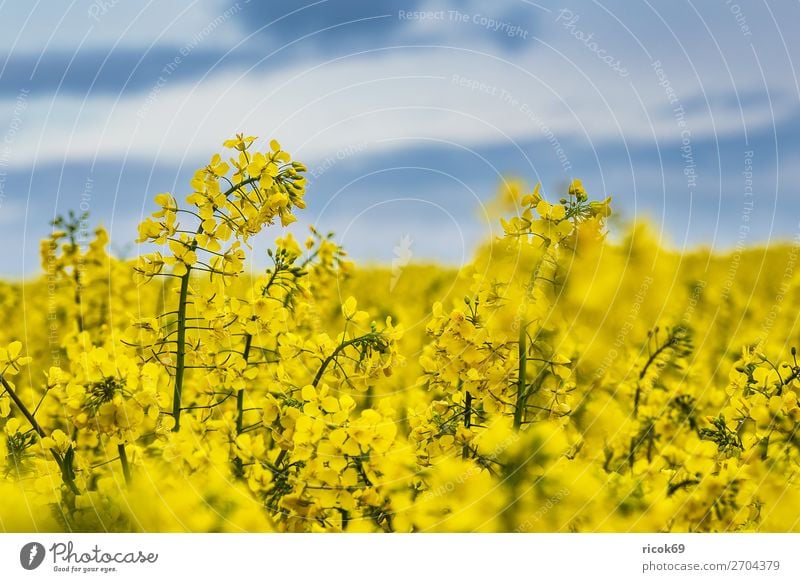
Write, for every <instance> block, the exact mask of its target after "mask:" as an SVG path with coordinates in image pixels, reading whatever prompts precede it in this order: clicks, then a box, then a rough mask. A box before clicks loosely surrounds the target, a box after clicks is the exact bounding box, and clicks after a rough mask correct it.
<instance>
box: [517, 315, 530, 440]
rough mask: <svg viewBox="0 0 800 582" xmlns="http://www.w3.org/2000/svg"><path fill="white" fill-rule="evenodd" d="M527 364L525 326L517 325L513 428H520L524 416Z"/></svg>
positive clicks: (522, 324)
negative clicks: (515, 396) (515, 397)
mask: <svg viewBox="0 0 800 582" xmlns="http://www.w3.org/2000/svg"><path fill="white" fill-rule="evenodd" d="M527 363H528V332H527V325H525V323H524V322H521V323H520V325H519V368H518V372H517V402H516V406H515V407H514V428H516V429H519V428H520V427H521V426H522V417H523V415H524V414H525V398H526V397H527V394H526V392H527V386H526V384H527V378H526V375H527Z"/></svg>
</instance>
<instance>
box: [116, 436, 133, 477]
mask: <svg viewBox="0 0 800 582" xmlns="http://www.w3.org/2000/svg"><path fill="white" fill-rule="evenodd" d="M117 451H118V452H119V463H120V465H122V474H123V475H124V476H125V484H126V485H130V484H131V467H130V465H129V464H128V453H126V452H125V445H124V444H123V443H119V444H118V445H117Z"/></svg>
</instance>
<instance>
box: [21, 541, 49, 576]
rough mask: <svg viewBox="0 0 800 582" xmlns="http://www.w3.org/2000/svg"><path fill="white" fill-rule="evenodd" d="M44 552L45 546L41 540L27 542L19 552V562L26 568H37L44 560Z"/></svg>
mask: <svg viewBox="0 0 800 582" xmlns="http://www.w3.org/2000/svg"><path fill="white" fill-rule="evenodd" d="M44 554H45V551H44V546H43V545H42V544H40V543H39V542H30V543H27V544H25V545H24V546H22V549H21V550H20V552H19V563H20V564H22V567H23V568H25V569H26V570H35V569H36V568H38V567H39V566H41V565H42V562H44Z"/></svg>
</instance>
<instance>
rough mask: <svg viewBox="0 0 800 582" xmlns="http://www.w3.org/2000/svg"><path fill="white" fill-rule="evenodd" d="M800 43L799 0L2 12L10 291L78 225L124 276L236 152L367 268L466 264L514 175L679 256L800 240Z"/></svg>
mask: <svg viewBox="0 0 800 582" xmlns="http://www.w3.org/2000/svg"><path fill="white" fill-rule="evenodd" d="M737 1H738V2H739V3H738V4H737V3H736V2H737ZM797 22H800V3H798V2H797V1H789V0H783V1H780V2H769V3H767V2H766V1H763V0H762V1H757V0H753V1H749V2H746V1H744V0H736V1H733V0H708V1H703V2H691V1H688V2H687V1H684V0H670V1H655V0H643V1H642V2H635V3H632V2H625V1H623V0H615V1H606V2H600V1H587V0H573V1H569V2H561V1H553V2H549V1H544V0H543V1H541V2H533V1H528V0H502V1H501V0H493V1H491V2H489V1H483V2H478V1H476V0H463V1H456V0H402V1H388V0H376V1H372V2H357V1H355V0H320V1H317V2H308V3H306V2H305V1H304V0H303V1H298V2H258V1H257V0H251V1H247V0H238V1H236V0H195V1H172V2H159V3H157V2H155V1H154V0H151V1H150V2H144V1H139V2H133V1H131V0H95V1H88V0H75V1H72V2H56V1H55V0H49V1H41V0H40V1H38V2H37V1H31V2H9V1H7V0H6V1H5V2H2V3H1V4H0V53H1V54H2V57H0V99H2V101H3V103H2V107H0V112H1V113H0V133H2V134H3V137H2V138H0V140H2V141H1V142H0V245H2V246H3V248H4V249H5V250H4V252H3V253H2V254H0V276H12V277H18V276H23V275H30V274H34V273H36V272H37V271H38V269H39V264H38V240H39V239H40V238H41V237H42V236H44V235H46V233H47V232H48V229H49V228H50V227H49V226H48V222H49V221H50V220H51V219H52V218H53V216H55V215H56V214H58V213H63V212H66V211H67V210H69V209H71V208H73V209H78V208H80V207H81V206H83V207H84V208H87V207H88V208H90V211H91V213H92V216H93V217H94V220H96V221H98V222H101V223H103V224H104V225H105V226H106V227H108V228H109V229H111V231H112V239H113V240H114V241H115V244H114V251H115V252H116V253H117V254H119V255H122V256H130V255H132V254H134V253H136V247H135V245H134V244H133V239H134V238H135V227H136V224H137V223H138V222H139V220H140V219H141V218H142V216H143V215H146V214H148V213H149V212H150V211H151V210H152V198H153V196H154V195H155V194H157V193H159V192H164V191H170V192H174V193H175V194H177V195H183V194H186V193H188V190H187V189H188V178H189V176H190V175H191V173H192V172H193V171H194V169H195V168H196V167H198V166H201V165H204V164H205V162H206V160H207V159H208V158H209V157H210V156H211V154H212V153H214V152H215V151H218V149H219V144H220V143H221V142H222V141H223V140H224V139H225V138H227V137H228V136H230V135H231V134H233V133H235V132H238V131H243V132H246V133H248V134H253V135H258V136H261V137H263V138H265V140H267V141H268V139H270V138H277V139H278V140H279V141H280V142H281V143H282V144H283V145H284V147H285V148H286V149H287V150H289V151H290V152H291V153H292V154H293V155H294V157H295V158H296V159H299V160H301V161H303V162H305V163H306V165H307V166H308V167H309V169H310V171H311V175H310V176H309V181H310V185H309V190H308V194H307V196H308V209H307V211H305V215H304V222H305V223H314V224H317V225H318V226H320V227H321V228H323V229H326V230H335V231H336V232H337V233H338V238H339V240H341V241H342V242H343V243H344V245H345V246H346V247H347V248H348V249H349V250H350V252H351V254H352V255H353V256H354V257H355V258H357V259H359V260H367V261H381V262H386V263H388V262H390V261H391V259H392V253H393V249H394V248H395V247H396V246H397V245H398V244H399V242H400V240H401V239H402V238H403V237H410V239H411V240H412V241H413V242H412V243H411V252H412V253H413V257H414V259H416V260H433V259H435V260H440V261H444V262H447V263H451V264H459V263H460V262H461V261H463V260H466V258H468V257H469V255H470V253H471V251H472V249H473V248H474V247H475V246H476V244H477V243H478V242H479V241H481V240H483V239H484V238H485V237H487V236H490V235H491V233H492V232H495V233H496V232H497V225H496V224H495V222H494V221H493V220H490V219H488V218H487V216H486V215H485V213H484V212H483V211H482V206H481V205H482V203H483V202H485V201H487V200H489V199H490V198H491V197H492V196H493V194H494V192H495V191H496V189H497V186H498V184H499V183H500V182H501V180H502V179H503V177H511V176H515V177H521V178H523V179H524V180H526V181H527V182H528V183H529V184H534V183H535V182H541V183H542V185H543V187H544V189H545V191H546V192H547V193H549V195H550V196H553V197H558V196H559V191H560V189H562V188H563V187H564V185H565V184H566V183H567V181H568V180H569V179H570V178H572V177H580V178H582V179H583V180H584V183H585V184H586V186H587V188H588V189H589V190H590V192H591V193H592V194H593V195H594V196H597V197H602V196H606V195H613V196H614V198H615V208H616V209H617V210H618V211H619V213H620V215H622V216H624V217H625V218H627V219H648V220H650V221H651V222H652V223H653V224H654V228H655V229H656V231H657V232H658V233H659V234H660V235H661V236H662V237H663V240H664V241H665V243H667V244H669V245H671V246H673V247H675V248H683V247H687V246H690V247H693V246H697V245H708V246H713V247H714V248H717V249H731V248H733V247H735V246H736V245H737V244H741V243H745V244H755V243H761V242H766V241H772V240H779V239H791V238H793V237H795V236H797V235H798V233H800V224H799V222H800V196H798V184H800V107H798V105H799V104H800V85H799V84H798V66H797V63H798V62H799V61H800V38H798V36H797V35H796V34H794V31H793V28H794V25H795V24H796V23H797ZM265 143H266V142H265ZM745 215H746V218H745V217H744V216H745ZM743 226H744V227H745V228H743ZM275 234H276V235H277V234H278V233H275ZM256 250H257V252H260V250H259V249H256Z"/></svg>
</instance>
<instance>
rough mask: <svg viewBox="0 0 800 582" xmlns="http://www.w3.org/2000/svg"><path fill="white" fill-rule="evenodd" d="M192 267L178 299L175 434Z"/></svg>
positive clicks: (179, 412)
mask: <svg viewBox="0 0 800 582" xmlns="http://www.w3.org/2000/svg"><path fill="white" fill-rule="evenodd" d="M190 273H191V267H189V266H188V265H187V267H186V273H184V275H183V277H181V291H180V298H179V299H178V337H177V344H178V345H177V346H176V348H175V349H176V362H175V388H174V391H173V394H172V417H173V418H174V419H175V426H174V427H173V428H172V430H173V431H174V432H178V431H179V430H180V428H181V393H182V392H183V374H184V371H185V365H186V304H187V299H188V296H189V275H190Z"/></svg>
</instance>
